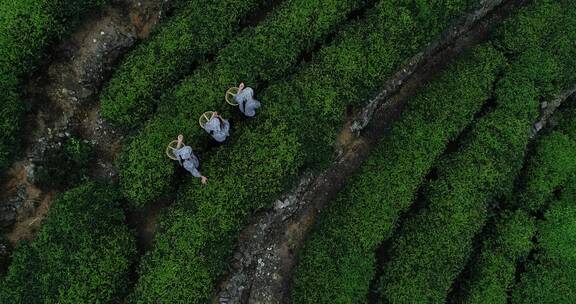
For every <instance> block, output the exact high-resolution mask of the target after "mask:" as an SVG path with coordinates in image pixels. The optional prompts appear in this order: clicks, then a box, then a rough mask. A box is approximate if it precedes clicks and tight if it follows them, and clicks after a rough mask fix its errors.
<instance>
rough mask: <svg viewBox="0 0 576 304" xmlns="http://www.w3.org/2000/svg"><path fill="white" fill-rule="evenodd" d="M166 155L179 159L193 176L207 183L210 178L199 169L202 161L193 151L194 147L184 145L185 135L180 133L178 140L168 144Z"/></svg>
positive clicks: (181, 164)
mask: <svg viewBox="0 0 576 304" xmlns="http://www.w3.org/2000/svg"><path fill="white" fill-rule="evenodd" d="M166 155H167V156H168V157H169V158H170V159H172V160H177V161H178V163H180V166H182V167H184V169H186V171H188V172H190V173H191V174H192V176H194V177H197V178H200V180H201V182H202V184H203V185H205V184H206V182H207V181H208V178H206V176H204V175H202V174H201V173H200V171H198V168H199V167H200V161H199V160H198V157H196V155H194V153H193V152H192V148H191V147H190V146H185V145H184V136H183V135H182V134H180V135H178V140H174V141H172V142H171V143H170V144H168V147H166Z"/></svg>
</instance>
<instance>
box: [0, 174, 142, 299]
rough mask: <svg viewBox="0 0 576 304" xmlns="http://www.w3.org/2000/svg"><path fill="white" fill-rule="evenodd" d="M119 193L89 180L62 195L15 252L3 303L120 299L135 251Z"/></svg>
mask: <svg viewBox="0 0 576 304" xmlns="http://www.w3.org/2000/svg"><path fill="white" fill-rule="evenodd" d="M118 197H119V196H118V192H117V191H116V192H115V191H110V186H109V185H97V184H95V183H92V182H88V183H85V184H83V185H81V186H79V187H77V188H75V189H72V190H70V191H68V192H66V193H65V194H63V195H62V196H61V197H60V198H58V199H57V200H56V201H55V202H54V203H53V205H52V207H51V209H50V213H49V215H48V217H47V219H46V222H45V223H44V224H43V225H42V229H41V231H40V233H39V234H38V236H37V238H36V240H34V241H32V242H31V243H26V242H24V243H21V244H20V246H19V247H18V248H16V250H15V251H14V253H13V257H12V264H11V265H10V267H9V269H8V273H7V274H6V276H5V278H4V280H3V281H2V282H0V283H1V284H0V302H1V303H14V304H17V303H22V304H29V303H113V302H118V300H119V299H120V297H121V296H122V295H123V294H125V293H126V291H127V287H128V282H129V278H128V274H129V270H130V266H131V264H132V261H133V258H134V257H135V255H136V246H135V240H134V237H133V235H132V234H131V233H130V232H129V231H128V229H127V227H126V226H125V225H124V213H123V211H122V210H121V209H120V208H119V203H118Z"/></svg>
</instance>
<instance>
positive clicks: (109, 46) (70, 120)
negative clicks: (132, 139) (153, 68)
mask: <svg viewBox="0 0 576 304" xmlns="http://www.w3.org/2000/svg"><path fill="white" fill-rule="evenodd" d="M170 4H171V2H170V1H168V0H140V1H137V0H117V1H112V3H111V4H110V5H109V6H107V7H105V8H104V9H102V10H100V11H97V12H95V13H94V14H93V15H91V16H89V17H87V18H85V19H84V20H83V22H82V24H81V25H79V26H78V27H77V28H76V29H75V30H74V31H73V32H72V33H71V35H70V36H69V38H67V39H65V40H63V41H61V42H60V43H58V44H57V45H55V46H54V47H53V48H52V50H51V51H50V54H52V56H51V57H48V58H46V60H44V63H43V64H42V65H41V68H40V69H39V70H38V71H37V72H36V73H34V75H32V77H31V78H30V80H29V81H28V82H27V83H26V85H25V90H24V94H23V95H24V97H23V99H24V100H25V101H26V102H27V103H29V104H30V105H31V108H32V109H33V110H32V111H31V112H30V113H29V114H27V116H26V118H25V123H24V125H25V127H24V130H23V132H22V134H24V136H25V138H23V142H24V143H23V147H22V149H21V151H22V152H21V154H20V156H19V157H17V160H16V161H15V162H14V163H13V165H12V167H11V168H10V169H9V171H8V177H7V181H6V182H5V184H3V185H2V186H1V188H0V189H1V194H0V226H3V227H0V228H3V229H5V230H7V234H6V237H7V238H8V240H9V241H10V242H11V243H12V244H13V245H15V244H16V243H17V242H18V241H20V240H23V239H27V240H31V239H33V238H34V236H35V234H36V232H37V231H38V230H39V228H40V226H41V223H42V221H43V219H44V217H45V216H46V214H47V213H48V210H49V208H50V205H51V203H52V201H53V199H54V197H55V196H56V195H57V193H58V191H57V190H56V189H46V188H40V187H39V186H38V185H37V179H36V176H35V171H36V169H37V168H38V167H39V166H42V164H43V160H44V159H45V158H46V155H47V153H49V151H50V150H51V149H54V148H56V147H59V146H61V145H62V144H63V143H64V142H66V141H67V140H68V139H69V138H71V137H74V138H77V139H81V140H82V142H83V144H91V145H93V146H94V149H95V153H96V155H98V157H96V159H95V160H94V163H93V164H92V165H91V168H90V172H89V175H90V177H92V178H96V179H98V178H115V176H116V171H115V169H114V167H113V164H112V163H113V160H114V158H115V155H116V154H117V152H118V151H119V149H120V147H121V145H120V142H121V140H122V138H123V134H118V133H116V132H115V131H114V130H112V129H111V128H110V127H109V126H108V125H107V124H106V123H105V122H104V121H103V119H102V118H100V114H99V110H100V106H99V103H98V93H99V91H100V89H101V87H102V85H103V83H104V81H105V80H106V79H107V78H109V77H110V75H111V72H112V68H113V67H114V66H115V64H116V63H117V62H118V60H119V59H120V58H121V57H122V56H123V55H124V54H125V53H126V52H127V51H128V50H129V49H130V48H131V47H132V46H133V45H134V44H135V43H136V42H137V41H138V40H141V39H144V38H146V37H147V36H148V35H149V33H150V31H151V30H152V29H153V28H154V26H156V25H157V24H158V22H159V20H160V19H161V18H162V17H163V16H164V14H165V13H166V11H167V10H168V9H169V7H170Z"/></svg>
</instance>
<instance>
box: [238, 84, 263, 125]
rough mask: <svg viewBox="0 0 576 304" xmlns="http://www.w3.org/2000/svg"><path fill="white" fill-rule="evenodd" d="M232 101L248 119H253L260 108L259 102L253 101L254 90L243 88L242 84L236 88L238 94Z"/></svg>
mask: <svg viewBox="0 0 576 304" xmlns="http://www.w3.org/2000/svg"><path fill="white" fill-rule="evenodd" d="M234 100H235V101H236V102H237V103H238V106H240V112H242V113H244V115H246V116H248V117H254V115H256V109H258V108H260V106H261V104H260V102H259V101H258V100H256V99H254V90H253V89H252V88H250V87H245V86H244V83H240V85H239V86H238V93H237V94H236V95H235V96H234Z"/></svg>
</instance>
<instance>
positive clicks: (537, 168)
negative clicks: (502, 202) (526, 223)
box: [516, 113, 576, 211]
mask: <svg viewBox="0 0 576 304" xmlns="http://www.w3.org/2000/svg"><path fill="white" fill-rule="evenodd" d="M571 114H574V113H571ZM575 159H576V129H574V128H573V129H567V128H563V129H557V130H554V131H552V133H551V134H547V135H545V136H543V137H542V138H541V139H540V140H539V141H538V144H537V146H536V149H535V152H534V155H533V156H532V157H531V159H530V160H529V163H528V165H527V169H526V171H527V172H526V177H525V182H524V183H525V185H524V188H525V189H524V191H523V192H521V193H520V195H519V198H518V200H517V206H516V207H517V208H522V209H526V210H528V211H539V210H541V209H542V207H544V206H545V204H546V203H548V202H549V199H550V195H551V194H552V193H553V192H554V191H555V190H558V189H559V187H561V186H563V185H564V184H565V182H566V181H567V180H569V179H570V178H571V177H573V176H574V174H576V162H575V161H574V160H575Z"/></svg>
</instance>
